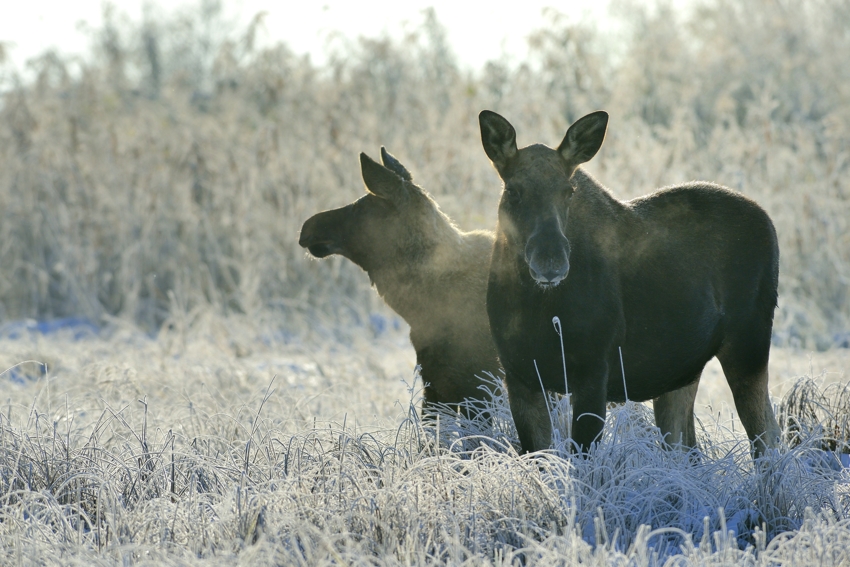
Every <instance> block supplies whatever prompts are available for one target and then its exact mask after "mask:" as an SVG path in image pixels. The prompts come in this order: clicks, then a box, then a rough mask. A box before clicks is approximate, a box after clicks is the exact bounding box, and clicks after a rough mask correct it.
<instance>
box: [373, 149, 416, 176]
mask: <svg viewBox="0 0 850 567" xmlns="http://www.w3.org/2000/svg"><path fill="white" fill-rule="evenodd" d="M381 161H382V162H384V167H386V168H387V169H389V170H390V171H392V172H393V173H395V174H396V175H398V176H399V177H401V178H402V179H404V180H405V181H413V176H412V175H410V172H409V171H407V168H406V167H404V166H403V165H401V162H400V161H398V160H397V159H396V158H395V156H393V155H392V154H391V153H390V152H388V151H387V148H385V147H384V146H381Z"/></svg>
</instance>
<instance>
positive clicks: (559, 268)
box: [528, 258, 570, 287]
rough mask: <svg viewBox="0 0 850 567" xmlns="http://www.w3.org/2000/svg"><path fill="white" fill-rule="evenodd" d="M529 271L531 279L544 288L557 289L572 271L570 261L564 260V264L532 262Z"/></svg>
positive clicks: (547, 261)
mask: <svg viewBox="0 0 850 567" xmlns="http://www.w3.org/2000/svg"><path fill="white" fill-rule="evenodd" d="M528 271H529V272H530V273H531V277H532V278H534V281H536V282H537V283H538V284H540V285H541V286H543V287H555V286H556V285H558V284H559V283H561V282H562V281H564V279H566V277H567V274H568V273H569V271H570V261H569V260H567V259H566V258H563V261H562V262H555V261H552V260H545V261H542V262H535V261H533V260H532V261H530V262H529V263H528Z"/></svg>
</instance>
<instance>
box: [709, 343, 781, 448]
mask: <svg viewBox="0 0 850 567" xmlns="http://www.w3.org/2000/svg"><path fill="white" fill-rule="evenodd" d="M721 356H722V358H721ZM718 358H719V359H720V364H721V366H723V373H724V374H725V375H726V381H727V382H728V383H729V387H730V388H731V389H732V397H733V398H734V399H735V409H736V410H738V417H740V418H741V422H742V423H743V424H744V429H746V431H747V436H748V437H749V438H750V441H751V442H752V444H753V457H755V458H758V457H761V456H762V455H763V454H764V452H765V451H766V450H767V449H773V448H775V447H777V446H778V444H779V437H780V435H781V432H780V430H779V424H778V423H776V417H775V416H774V415H773V407H772V406H771V405H770V396H769V394H768V391H767V379H768V376H767V360H766V359H767V357H765V362H764V364H763V365H762V366H761V367H760V368H758V369H756V370H749V371H747V370H748V369H747V366H746V365H742V364H735V362H736V361H735V360H734V359H733V360H730V359H729V357H727V356H723V354H722V353H720V354H718Z"/></svg>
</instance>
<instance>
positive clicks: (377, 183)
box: [360, 153, 404, 201]
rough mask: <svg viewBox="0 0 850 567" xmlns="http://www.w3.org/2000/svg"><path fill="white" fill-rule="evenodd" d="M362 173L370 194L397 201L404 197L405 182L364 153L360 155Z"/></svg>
mask: <svg viewBox="0 0 850 567" xmlns="http://www.w3.org/2000/svg"><path fill="white" fill-rule="evenodd" d="M360 172H361V173H362V174H363V182H364V183H365V184H366V189H368V190H369V192H370V193H372V194H373V195H376V196H378V197H381V198H383V199H387V200H390V201H396V200H398V199H400V198H401V197H402V196H403V195H404V180H402V178H401V177H399V176H398V175H396V174H395V173H393V172H392V171H390V170H389V169H387V168H386V167H384V166H383V165H381V164H379V163H378V162H376V161H375V160H373V159H372V158H370V157H369V156H367V155H366V154H364V153H361V154H360Z"/></svg>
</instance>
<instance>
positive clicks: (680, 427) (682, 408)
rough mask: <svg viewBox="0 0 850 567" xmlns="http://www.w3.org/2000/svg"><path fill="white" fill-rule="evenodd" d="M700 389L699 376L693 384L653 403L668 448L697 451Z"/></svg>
mask: <svg viewBox="0 0 850 567" xmlns="http://www.w3.org/2000/svg"><path fill="white" fill-rule="evenodd" d="M698 387H699V374H697V376H696V380H694V382H693V383H691V384H689V385H687V386H685V387H683V388H679V389H678V390H673V391H672V392H667V393H666V394H661V395H660V396H658V397H657V398H655V399H654V400H653V401H652V409H653V411H654V413H655V425H657V426H658V429H660V430H661V436H662V438H663V439H664V445H665V446H666V447H668V448H673V447H676V448H681V449H696V448H697V434H696V428H695V427H694V400H695V399H696V397H697V388H698Z"/></svg>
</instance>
